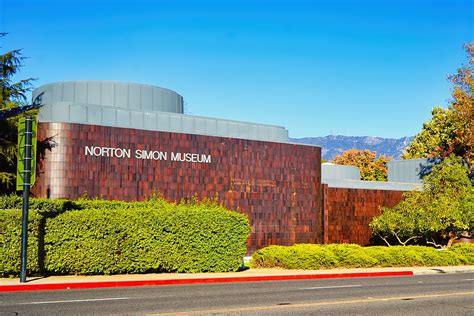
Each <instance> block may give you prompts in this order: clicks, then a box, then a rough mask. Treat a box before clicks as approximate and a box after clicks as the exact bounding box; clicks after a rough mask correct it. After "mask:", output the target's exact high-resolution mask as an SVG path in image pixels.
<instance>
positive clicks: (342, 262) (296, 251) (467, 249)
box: [252, 244, 474, 269]
mask: <svg viewBox="0 0 474 316" xmlns="http://www.w3.org/2000/svg"><path fill="white" fill-rule="evenodd" d="M473 259H474V245H467V244H466V245H459V246H458V245H456V246H453V247H452V248H451V249H450V250H437V249H434V248H430V247H423V246H406V247H403V246H395V247H381V246H376V247H361V246H358V245H350V244H330V245H307V244H301V245H293V246H287V247H285V246H270V247H266V248H262V249H259V250H258V251H256V252H255V253H254V254H253V256H252V266H253V267H257V268H267V267H281V268H286V269H320V268H323V269H325V268H326V269H328V268H333V267H335V266H337V267H345V268H353V267H407V266H453V265H460V264H473Z"/></svg>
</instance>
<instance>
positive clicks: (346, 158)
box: [333, 149, 393, 181]
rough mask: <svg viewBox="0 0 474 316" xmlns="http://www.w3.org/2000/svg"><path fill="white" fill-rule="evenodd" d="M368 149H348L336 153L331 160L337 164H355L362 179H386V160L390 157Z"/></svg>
mask: <svg viewBox="0 0 474 316" xmlns="http://www.w3.org/2000/svg"><path fill="white" fill-rule="evenodd" d="M376 156H377V153H376V152H375V151H370V150H360V149H349V150H347V151H345V152H343V153H342V154H340V155H337V156H336V157H335V158H334V160H333V162H334V163H335V164H338V165H350V166H356V167H358V168H359V170H360V176H361V179H362V180H366V181H387V162H389V161H390V160H392V159H393V158H392V157H388V156H384V155H380V157H378V158H377V157H376Z"/></svg>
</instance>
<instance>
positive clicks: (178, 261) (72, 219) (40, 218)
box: [0, 198, 250, 275]
mask: <svg viewBox="0 0 474 316" xmlns="http://www.w3.org/2000/svg"><path fill="white" fill-rule="evenodd" d="M35 200H36V201H35ZM38 200H41V199H33V201H32V207H33V206H41V207H42V208H41V210H39V211H35V210H33V211H31V212H30V222H29V230H30V235H29V236H30V237H29V266H28V270H29V273H30V274H114V273H143V272H205V271H212V272H218V271H219V272H221V271H222V272H223V271H236V270H238V269H239V267H240V266H241V262H242V257H243V256H244V255H245V253H246V241H247V237H248V234H249V231H250V227H249V224H248V220H247V218H246V217H245V216H244V215H242V214H239V213H236V212H232V211H229V210H227V209H225V208H224V207H222V206H220V205H218V204H216V203H214V202H211V201H205V202H193V203H181V204H176V203H168V202H166V201H165V200H163V199H160V198H157V199H152V200H150V201H146V202H133V203H126V202H116V201H111V202H107V201H99V200H82V201H75V202H73V203H69V204H68V203H66V202H70V201H65V202H64V203H62V202H52V203H53V204H54V203H56V204H54V205H53V206H54V208H55V209H56V211H55V212H51V211H50V210H48V208H47V207H45V206H44V204H45V203H39V201H38ZM46 201H47V200H46ZM61 207H62V208H61ZM20 218H21V211H20V210H4V211H2V212H0V249H1V254H0V274H2V275H13V274H18V271H19V249H20V237H19V236H20V235H19V234H20V231H21V224H20ZM4 254H5V255H4Z"/></svg>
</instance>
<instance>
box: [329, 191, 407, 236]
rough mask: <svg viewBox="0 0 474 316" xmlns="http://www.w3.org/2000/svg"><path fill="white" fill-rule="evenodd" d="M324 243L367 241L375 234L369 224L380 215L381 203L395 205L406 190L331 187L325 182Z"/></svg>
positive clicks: (389, 205)
mask: <svg viewBox="0 0 474 316" xmlns="http://www.w3.org/2000/svg"><path fill="white" fill-rule="evenodd" d="M323 192H324V215H323V216H324V237H323V238H324V243H354V244H359V245H367V244H368V243H369V240H370V238H371V236H372V232H371V230H370V227H369V224H370V222H371V221H372V218H373V217H374V216H377V215H380V209H379V207H380V206H386V207H392V206H394V205H395V204H397V203H398V202H399V201H400V200H401V199H402V194H403V191H388V190H365V189H347V188H331V187H328V186H327V185H326V184H324V185H323Z"/></svg>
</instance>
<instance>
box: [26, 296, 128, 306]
mask: <svg viewBox="0 0 474 316" xmlns="http://www.w3.org/2000/svg"><path fill="white" fill-rule="evenodd" d="M128 299H130V298H129V297H110V298H90V299H86V300H67V301H44V302H28V303H21V304H20V305H36V304H60V303H80V302H99V301H118V300H128Z"/></svg>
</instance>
